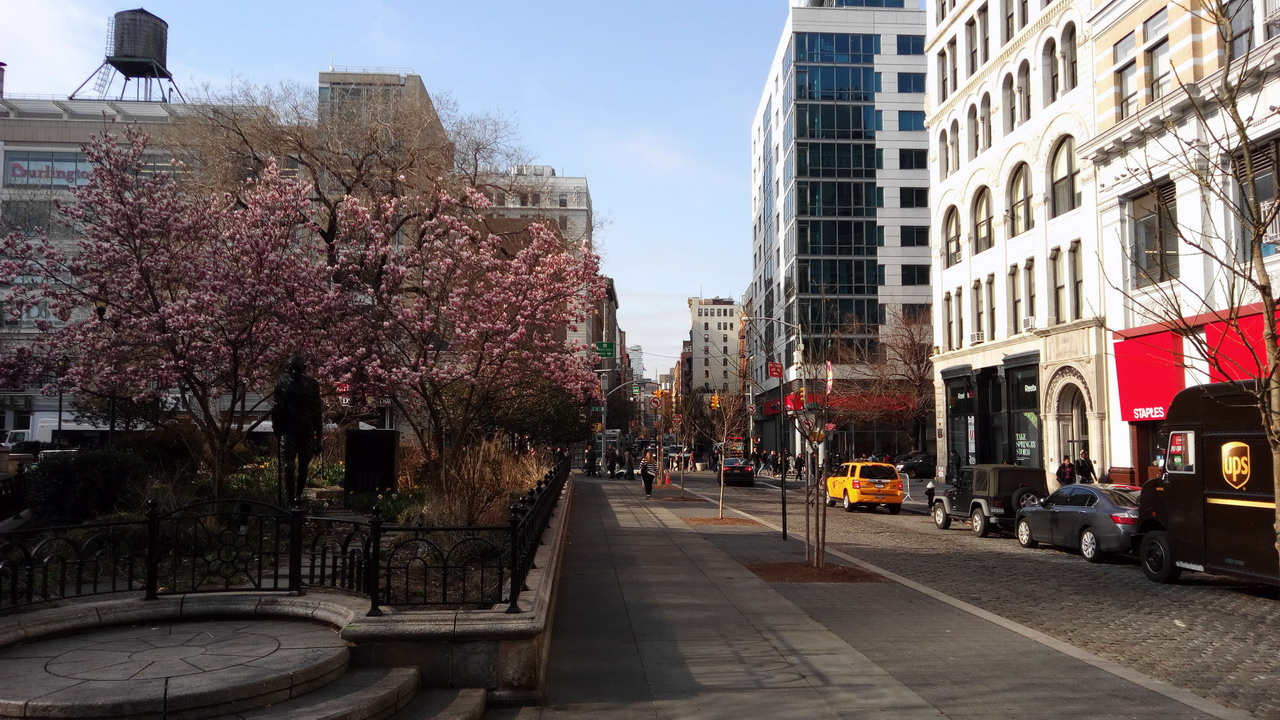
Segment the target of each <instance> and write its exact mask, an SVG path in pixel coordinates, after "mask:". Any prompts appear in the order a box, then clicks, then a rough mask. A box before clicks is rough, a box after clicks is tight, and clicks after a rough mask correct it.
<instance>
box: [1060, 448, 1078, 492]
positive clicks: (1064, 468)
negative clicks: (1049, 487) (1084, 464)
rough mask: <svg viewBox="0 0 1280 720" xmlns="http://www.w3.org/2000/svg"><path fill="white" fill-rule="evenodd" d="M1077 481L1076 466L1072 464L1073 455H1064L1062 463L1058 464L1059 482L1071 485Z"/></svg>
mask: <svg viewBox="0 0 1280 720" xmlns="http://www.w3.org/2000/svg"><path fill="white" fill-rule="evenodd" d="M1075 481H1076V466H1075V465H1072V464H1071V456H1070V455H1063V456H1062V464H1061V465H1059V466H1058V484H1059V485H1071V484H1073V483H1075Z"/></svg>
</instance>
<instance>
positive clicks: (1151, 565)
mask: <svg viewBox="0 0 1280 720" xmlns="http://www.w3.org/2000/svg"><path fill="white" fill-rule="evenodd" d="M1138 556H1139V559H1140V560H1141V562H1142V572H1143V574H1145V575H1146V576H1147V579H1148V580H1154V581H1155V582H1158V583H1171V582H1175V581H1177V579H1178V576H1180V575H1182V568H1180V567H1178V566H1177V565H1174V562H1175V561H1174V554H1173V540H1172V539H1171V538H1170V537H1169V533H1167V532H1164V531H1163V530H1156V531H1154V532H1149V533H1147V534H1146V535H1144V536H1143V537H1142V547H1141V548H1140V549H1139V550H1138Z"/></svg>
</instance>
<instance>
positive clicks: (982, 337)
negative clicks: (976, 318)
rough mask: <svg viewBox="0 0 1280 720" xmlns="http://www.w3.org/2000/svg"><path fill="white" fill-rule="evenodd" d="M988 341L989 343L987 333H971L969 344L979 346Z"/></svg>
mask: <svg viewBox="0 0 1280 720" xmlns="http://www.w3.org/2000/svg"><path fill="white" fill-rule="evenodd" d="M986 341H987V334H986V333H984V332H973V333H969V344H970V345H977V344H979V343H984V342H986Z"/></svg>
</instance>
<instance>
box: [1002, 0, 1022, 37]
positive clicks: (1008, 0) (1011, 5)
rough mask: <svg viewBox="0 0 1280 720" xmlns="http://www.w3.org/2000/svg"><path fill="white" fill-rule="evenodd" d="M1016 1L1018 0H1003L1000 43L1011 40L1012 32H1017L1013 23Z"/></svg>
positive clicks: (1014, 20)
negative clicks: (1002, 31)
mask: <svg viewBox="0 0 1280 720" xmlns="http://www.w3.org/2000/svg"><path fill="white" fill-rule="evenodd" d="M1017 2H1018V0H1004V34H1003V35H1001V36H1000V44H1001V45H1004V44H1006V43H1008V42H1009V41H1010V40H1012V39H1013V34H1014V33H1015V32H1017V26H1016V24H1015V22H1016V19H1015V15H1014V13H1015V12H1016V8H1017Z"/></svg>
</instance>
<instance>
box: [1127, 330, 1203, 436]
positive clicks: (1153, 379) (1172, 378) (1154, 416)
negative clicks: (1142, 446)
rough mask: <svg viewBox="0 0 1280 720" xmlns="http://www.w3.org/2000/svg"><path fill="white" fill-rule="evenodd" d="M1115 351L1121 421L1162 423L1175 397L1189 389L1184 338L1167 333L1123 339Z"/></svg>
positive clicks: (1170, 332)
mask: <svg viewBox="0 0 1280 720" xmlns="http://www.w3.org/2000/svg"><path fill="white" fill-rule="evenodd" d="M1114 348H1115V355H1116V378H1117V380H1118V381H1119V385H1120V388H1119V390H1120V419H1121V420H1122V421H1124V422H1140V421H1144V420H1163V419H1164V416H1165V413H1166V411H1167V410H1168V409H1169V402H1170V401H1171V400H1173V396H1174V395H1175V394H1177V392H1178V391H1179V390H1181V389H1183V388H1184V387H1186V374H1185V373H1184V371H1183V356H1182V336H1181V335H1178V334H1177V333H1174V332H1172V331H1168V330H1166V331H1164V332H1157V333H1152V334H1150V335H1141V336H1138V337H1133V338H1129V339H1127V340H1121V341H1119V342H1117V343H1116V344H1115V346H1114Z"/></svg>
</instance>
